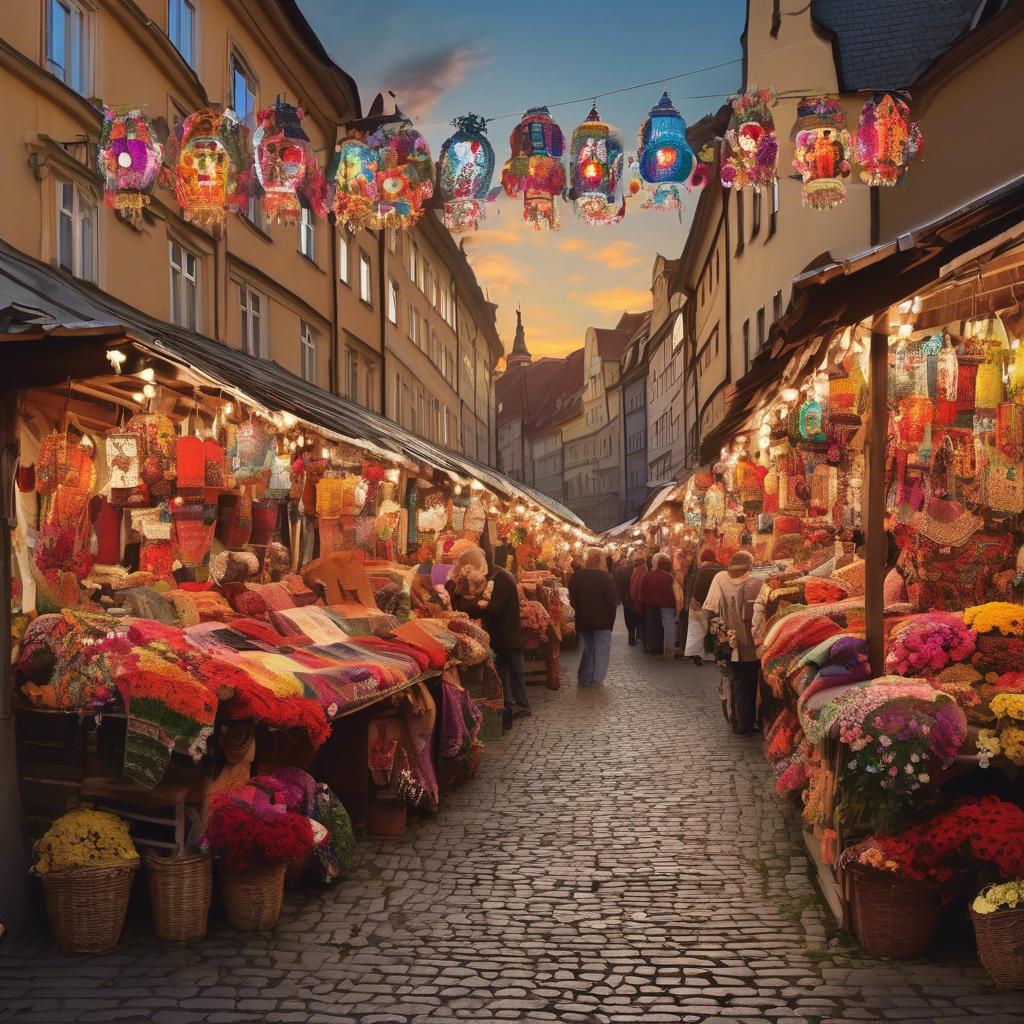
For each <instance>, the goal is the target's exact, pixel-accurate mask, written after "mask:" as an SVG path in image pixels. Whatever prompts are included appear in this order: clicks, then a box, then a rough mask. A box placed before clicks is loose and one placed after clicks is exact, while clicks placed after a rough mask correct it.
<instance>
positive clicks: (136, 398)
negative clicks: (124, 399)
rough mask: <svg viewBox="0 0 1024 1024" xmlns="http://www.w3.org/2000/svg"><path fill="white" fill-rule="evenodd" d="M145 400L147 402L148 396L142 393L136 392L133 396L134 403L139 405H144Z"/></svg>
mask: <svg viewBox="0 0 1024 1024" xmlns="http://www.w3.org/2000/svg"><path fill="white" fill-rule="evenodd" d="M145 400H146V396H145V395H144V394H143V393H142V392H141V391H136V392H134V393H133V394H132V401H133V402H138V403H139V405H142V403H143V402H144V401H145Z"/></svg>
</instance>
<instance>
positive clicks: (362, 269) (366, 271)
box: [359, 252, 373, 306]
mask: <svg viewBox="0 0 1024 1024" xmlns="http://www.w3.org/2000/svg"><path fill="white" fill-rule="evenodd" d="M359 298H360V299H362V301H363V302H365V303H366V304H367V305H368V306H372V305H373V289H372V287H371V282H370V257H369V256H367V255H366V253H365V252H360V253H359Z"/></svg>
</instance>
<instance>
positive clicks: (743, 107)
mask: <svg viewBox="0 0 1024 1024" xmlns="http://www.w3.org/2000/svg"><path fill="white" fill-rule="evenodd" d="M777 102H778V99H777V98H776V96H775V93H774V92H772V91H771V90H770V89H752V90H751V91H750V92H745V93H742V94H741V95H739V96H734V97H733V99H732V117H730V118H729V126H728V127H727V128H726V130H725V136H724V138H723V139H722V171H721V177H722V184H723V185H724V186H725V187H726V188H743V187H744V186H746V185H749V186H750V187H751V188H753V189H754V190H755V191H756V192H760V191H761V189H763V188H771V187H772V186H773V185H774V184H775V182H776V180H777V178H778V167H777V165H778V158H779V140H778V137H777V136H776V133H775V119H774V118H773V117H772V111H771V108H772V107H774V106H775V104H776V103H777Z"/></svg>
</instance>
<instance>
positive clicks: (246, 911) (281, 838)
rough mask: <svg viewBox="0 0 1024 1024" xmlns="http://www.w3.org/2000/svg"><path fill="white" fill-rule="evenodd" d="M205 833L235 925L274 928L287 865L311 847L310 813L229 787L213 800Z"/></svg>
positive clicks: (243, 788) (245, 928) (246, 927)
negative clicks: (307, 815)
mask: <svg viewBox="0 0 1024 1024" xmlns="http://www.w3.org/2000/svg"><path fill="white" fill-rule="evenodd" d="M246 788H247V787H241V789H242V790H245V789H246ZM206 838H207V841H208V842H209V846H210V849H211V850H212V852H213V853H214V854H215V855H216V856H217V857H218V858H219V859H220V866H221V872H220V879H221V894H222V896H223V898H224V909H225V910H226V911H227V916H228V922H229V923H230V925H231V927H232V928H237V929H238V930H239V931H262V930H263V929H266V928H273V927H274V926H275V925H276V924H277V920H278V918H279V917H280V916H281V906H282V904H283V902H284V876H285V872H286V871H287V869H288V865H289V863H291V862H292V861H296V860H300V859H302V858H304V857H305V856H306V855H307V854H308V853H309V852H310V850H311V849H312V847H313V829H312V826H311V825H310V822H309V819H308V818H307V817H306V816H305V815H302V814H296V813H294V812H293V811H289V810H287V809H286V808H285V806H284V804H283V803H280V802H273V800H272V798H271V799H267V800H252V801H251V800H249V799H247V794H244V793H236V791H234V790H230V791H228V792H227V793H224V794H222V795H221V796H219V797H217V798H216V799H214V800H213V801H211V803H210V815H209V820H208V822H207V828H206Z"/></svg>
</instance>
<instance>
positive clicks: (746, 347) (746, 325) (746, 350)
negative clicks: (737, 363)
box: [743, 320, 750, 373]
mask: <svg viewBox="0 0 1024 1024" xmlns="http://www.w3.org/2000/svg"><path fill="white" fill-rule="evenodd" d="M749 369H750V321H749V320H744V321H743V372H744V373H746V372H747V370H749Z"/></svg>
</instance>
